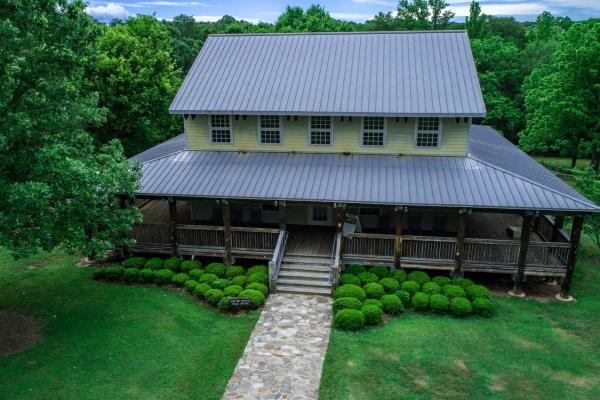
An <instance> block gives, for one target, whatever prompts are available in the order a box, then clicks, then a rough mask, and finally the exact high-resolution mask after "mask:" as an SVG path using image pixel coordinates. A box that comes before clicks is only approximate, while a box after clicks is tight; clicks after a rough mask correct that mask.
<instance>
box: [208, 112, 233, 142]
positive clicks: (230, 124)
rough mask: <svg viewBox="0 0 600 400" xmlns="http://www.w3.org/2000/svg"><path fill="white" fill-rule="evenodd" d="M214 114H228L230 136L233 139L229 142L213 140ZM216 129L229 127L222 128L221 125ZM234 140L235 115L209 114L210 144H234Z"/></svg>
mask: <svg viewBox="0 0 600 400" xmlns="http://www.w3.org/2000/svg"><path fill="white" fill-rule="evenodd" d="M213 115H227V116H228V117H229V137H230V138H231V140H230V141H229V142H213V134H212V130H213V127H212V116H213ZM215 129H227V128H221V127H217V128H215ZM233 142H234V138H233V115H230V114H209V115H208V143H209V144H214V145H220V144H222V145H226V146H229V145H232V144H233Z"/></svg>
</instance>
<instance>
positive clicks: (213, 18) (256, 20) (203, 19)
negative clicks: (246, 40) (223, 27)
mask: <svg viewBox="0 0 600 400" xmlns="http://www.w3.org/2000/svg"><path fill="white" fill-rule="evenodd" d="M232 17H233V18H235V19H237V20H238V21H239V20H244V21H247V22H251V23H253V24H258V23H259V22H260V21H262V20H261V19H260V18H255V17H236V16H235V15H232ZM221 18H223V16H222V15H194V19H195V20H196V21H201V22H217V21H218V20H220V19H221Z"/></svg>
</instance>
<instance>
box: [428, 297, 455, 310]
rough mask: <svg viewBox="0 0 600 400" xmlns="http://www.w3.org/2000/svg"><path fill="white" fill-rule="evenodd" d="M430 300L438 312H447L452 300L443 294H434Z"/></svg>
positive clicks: (432, 307)
mask: <svg viewBox="0 0 600 400" xmlns="http://www.w3.org/2000/svg"><path fill="white" fill-rule="evenodd" d="M429 302H430V304H431V309H432V310H433V311H435V312H437V313H445V312H446V311H448V308H449V307H450V300H448V298H447V297H446V296H444V295H443V294H432V295H431V297H430V299H429Z"/></svg>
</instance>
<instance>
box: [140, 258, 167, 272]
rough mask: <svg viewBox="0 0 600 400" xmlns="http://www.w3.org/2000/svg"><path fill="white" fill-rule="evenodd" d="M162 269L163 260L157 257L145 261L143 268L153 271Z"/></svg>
mask: <svg viewBox="0 0 600 400" xmlns="http://www.w3.org/2000/svg"><path fill="white" fill-rule="evenodd" d="M162 267H163V260H162V258H159V257H152V258H149V259H148V260H146V263H145V264H144V268H149V269H153V270H155V271H158V270H159V269H162Z"/></svg>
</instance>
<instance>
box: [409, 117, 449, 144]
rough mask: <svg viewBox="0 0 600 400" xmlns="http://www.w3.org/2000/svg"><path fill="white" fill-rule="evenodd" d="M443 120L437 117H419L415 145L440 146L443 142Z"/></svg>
mask: <svg viewBox="0 0 600 400" xmlns="http://www.w3.org/2000/svg"><path fill="white" fill-rule="evenodd" d="M441 125H442V123H441V121H440V119H439V118H436V117H433V118H432V117H424V118H417V122H416V127H415V147H421V148H432V147H439V146H440V143H441V140H440V139H441V138H440V132H441V129H440V128H441Z"/></svg>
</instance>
